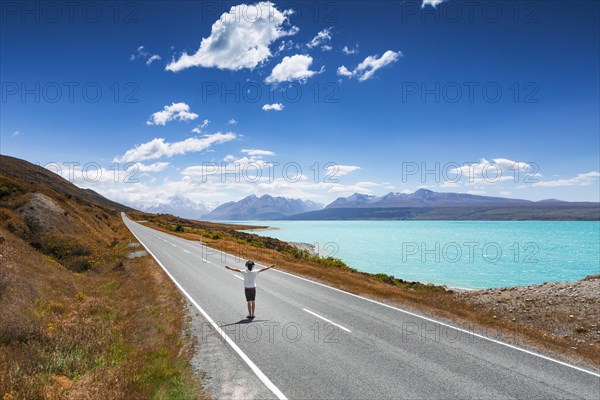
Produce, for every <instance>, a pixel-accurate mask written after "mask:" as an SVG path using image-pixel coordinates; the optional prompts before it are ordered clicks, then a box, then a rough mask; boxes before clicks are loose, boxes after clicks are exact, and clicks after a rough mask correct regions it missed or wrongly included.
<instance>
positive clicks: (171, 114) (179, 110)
mask: <svg viewBox="0 0 600 400" xmlns="http://www.w3.org/2000/svg"><path fill="white" fill-rule="evenodd" d="M196 118H198V114H195V113H193V112H190V106H188V105H187V104H185V103H173V104H171V105H170V106H165V107H164V108H163V110H162V111H157V112H155V113H154V114H152V115H151V116H150V119H149V120H148V121H146V124H147V125H166V124H167V122H169V121H172V120H178V121H193V120H195V119H196Z"/></svg>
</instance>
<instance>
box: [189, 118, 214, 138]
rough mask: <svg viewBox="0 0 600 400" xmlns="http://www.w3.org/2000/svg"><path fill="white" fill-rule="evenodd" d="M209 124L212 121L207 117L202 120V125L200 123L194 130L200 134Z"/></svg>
mask: <svg viewBox="0 0 600 400" xmlns="http://www.w3.org/2000/svg"><path fill="white" fill-rule="evenodd" d="M208 124H210V121H209V120H207V119H205V120H204V121H202V123H201V124H200V125H198V126H197V127H195V128H194V129H192V132H193V133H198V134H200V133H202V129H204V128H206V127H207V126H208Z"/></svg>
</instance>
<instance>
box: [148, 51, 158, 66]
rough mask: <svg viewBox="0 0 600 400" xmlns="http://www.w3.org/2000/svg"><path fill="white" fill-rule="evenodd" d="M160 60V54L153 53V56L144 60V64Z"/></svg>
mask: <svg viewBox="0 0 600 400" xmlns="http://www.w3.org/2000/svg"><path fill="white" fill-rule="evenodd" d="M159 60H161V58H160V56H159V55H158V54H154V55H153V56H151V57H150V58H149V59H148V61H146V65H150V64H152V63H153V62H154V61H159Z"/></svg>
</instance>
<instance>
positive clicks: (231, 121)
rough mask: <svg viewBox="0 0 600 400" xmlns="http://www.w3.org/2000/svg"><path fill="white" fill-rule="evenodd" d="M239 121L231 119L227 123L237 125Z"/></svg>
mask: <svg viewBox="0 0 600 400" xmlns="http://www.w3.org/2000/svg"><path fill="white" fill-rule="evenodd" d="M237 124H238V121H237V120H236V119H235V118H231V119H230V120H229V121H227V125H237Z"/></svg>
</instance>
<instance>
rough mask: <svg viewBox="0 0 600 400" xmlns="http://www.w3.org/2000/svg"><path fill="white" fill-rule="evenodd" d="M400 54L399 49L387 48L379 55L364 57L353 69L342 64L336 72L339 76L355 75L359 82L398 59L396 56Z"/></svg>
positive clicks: (398, 56)
mask: <svg viewBox="0 0 600 400" xmlns="http://www.w3.org/2000/svg"><path fill="white" fill-rule="evenodd" d="M401 56H402V53H401V52H399V51H398V52H395V51H392V50H388V51H386V52H385V53H383V55H382V56H381V57H378V56H377V55H374V56H369V57H367V58H365V59H364V61H363V62H361V63H360V64H358V66H357V67H356V68H354V69H353V70H349V69H348V68H346V66H344V65H342V66H341V67H339V68H338V70H337V73H338V75H341V76H347V77H355V78H357V79H358V80H359V81H361V82H362V81H366V80H367V79H370V78H372V77H373V75H374V74H375V72H376V71H377V70H378V69H381V68H383V67H385V66H387V65H390V64H392V63H394V62H396V61H398V58H400V57H401Z"/></svg>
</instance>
